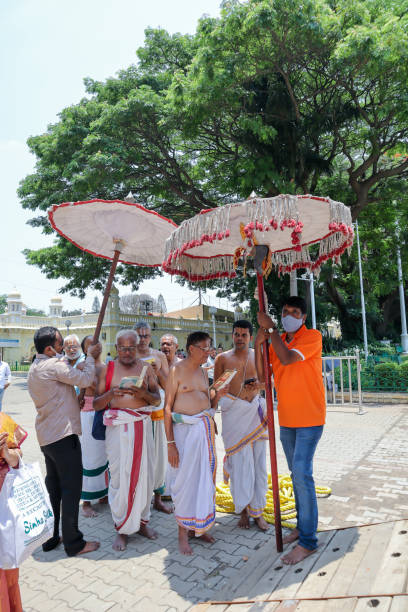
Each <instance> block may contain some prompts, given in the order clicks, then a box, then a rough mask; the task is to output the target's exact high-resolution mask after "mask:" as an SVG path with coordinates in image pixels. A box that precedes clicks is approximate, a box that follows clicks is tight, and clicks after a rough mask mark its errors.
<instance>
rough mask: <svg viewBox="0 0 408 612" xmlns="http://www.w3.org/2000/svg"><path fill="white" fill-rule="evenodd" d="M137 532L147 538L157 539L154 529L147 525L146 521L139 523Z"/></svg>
mask: <svg viewBox="0 0 408 612" xmlns="http://www.w3.org/2000/svg"><path fill="white" fill-rule="evenodd" d="M138 533H140V535H142V536H144V537H145V538H149V540H157V533H156V532H155V531H154V529H152V528H151V527H149V526H148V524H147V523H140V529H139V531H138Z"/></svg>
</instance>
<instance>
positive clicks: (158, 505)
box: [153, 493, 173, 514]
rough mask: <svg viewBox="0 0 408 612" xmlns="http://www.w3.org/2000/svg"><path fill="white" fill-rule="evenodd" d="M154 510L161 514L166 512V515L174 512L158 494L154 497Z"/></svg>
mask: <svg viewBox="0 0 408 612" xmlns="http://www.w3.org/2000/svg"><path fill="white" fill-rule="evenodd" d="M153 508H154V509H155V510H158V511H159V512H165V513H166V514H171V513H172V512H173V507H172V506H168V505H167V504H164V503H163V502H162V498H161V495H157V494H156V493H155V495H154V502H153Z"/></svg>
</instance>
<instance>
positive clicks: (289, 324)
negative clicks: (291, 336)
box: [281, 315, 303, 333]
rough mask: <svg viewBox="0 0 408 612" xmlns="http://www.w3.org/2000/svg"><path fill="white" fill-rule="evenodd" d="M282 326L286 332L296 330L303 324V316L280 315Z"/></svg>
mask: <svg viewBox="0 0 408 612" xmlns="http://www.w3.org/2000/svg"><path fill="white" fill-rule="evenodd" d="M281 322H282V327H283V329H284V330H285V331H286V332H289V333H291V332H296V331H297V330H298V329H300V328H301V327H302V325H303V317H302V318H301V319H297V318H296V317H292V315H286V317H281Z"/></svg>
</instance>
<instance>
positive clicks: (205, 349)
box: [193, 344, 211, 353]
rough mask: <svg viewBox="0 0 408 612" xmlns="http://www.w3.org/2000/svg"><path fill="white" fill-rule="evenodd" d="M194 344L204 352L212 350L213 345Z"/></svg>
mask: <svg viewBox="0 0 408 612" xmlns="http://www.w3.org/2000/svg"><path fill="white" fill-rule="evenodd" d="M193 346H196V347H197V348H199V349H200V350H202V351H203V352H204V353H209V352H210V351H211V347H209V346H205V347H204V346H200V345H199V344H193Z"/></svg>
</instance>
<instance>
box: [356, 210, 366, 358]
mask: <svg viewBox="0 0 408 612" xmlns="http://www.w3.org/2000/svg"><path fill="white" fill-rule="evenodd" d="M356 237H357V253H358V272H359V275H360V292H361V316H362V319H363V338H364V355H365V360H366V361H367V359H368V342H367V322H366V311H365V300H364V284H363V269H362V266H361V252H360V237H359V234H358V222H357V221H356Z"/></svg>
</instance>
